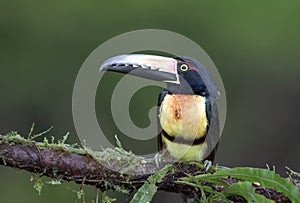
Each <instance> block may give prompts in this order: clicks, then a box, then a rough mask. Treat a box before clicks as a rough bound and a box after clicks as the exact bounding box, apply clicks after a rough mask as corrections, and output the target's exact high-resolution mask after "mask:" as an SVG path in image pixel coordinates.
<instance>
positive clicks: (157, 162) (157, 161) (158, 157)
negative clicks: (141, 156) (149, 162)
mask: <svg viewBox="0 0 300 203" xmlns="http://www.w3.org/2000/svg"><path fill="white" fill-rule="evenodd" d="M161 157H162V154H160V153H157V154H155V156H154V162H155V166H156V168H157V169H160V168H161Z"/></svg>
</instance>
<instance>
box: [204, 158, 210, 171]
mask: <svg viewBox="0 0 300 203" xmlns="http://www.w3.org/2000/svg"><path fill="white" fill-rule="evenodd" d="M211 166H212V162H211V161H209V160H205V161H204V163H203V167H204V168H205V172H207V171H208V170H209V169H210V167H211Z"/></svg>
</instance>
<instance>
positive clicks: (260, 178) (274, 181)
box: [199, 167, 300, 202]
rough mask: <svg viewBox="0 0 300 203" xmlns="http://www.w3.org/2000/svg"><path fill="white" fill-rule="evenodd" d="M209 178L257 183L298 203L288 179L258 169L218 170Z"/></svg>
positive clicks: (298, 200) (295, 189) (293, 188)
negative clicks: (234, 179) (273, 189)
mask: <svg viewBox="0 0 300 203" xmlns="http://www.w3.org/2000/svg"><path fill="white" fill-rule="evenodd" d="M207 175H208V174H207ZM211 176H213V177H215V178H226V177H228V176H230V177H233V178H239V179H242V180H244V181H250V182H252V183H253V182H259V183H260V184H261V185H262V186H263V187H269V188H275V189H276V190H277V191H278V192H283V193H284V195H285V196H287V197H288V198H289V199H290V200H291V201H292V202H300V192H299V190H298V188H297V187H296V186H295V185H294V184H293V183H291V182H290V181H289V180H288V179H286V178H282V177H280V175H278V174H276V173H275V172H274V171H269V170H267V169H260V168H248V167H238V168H233V169H224V170H220V171H217V172H216V173H214V174H211ZM199 178H200V179H201V175H199Z"/></svg>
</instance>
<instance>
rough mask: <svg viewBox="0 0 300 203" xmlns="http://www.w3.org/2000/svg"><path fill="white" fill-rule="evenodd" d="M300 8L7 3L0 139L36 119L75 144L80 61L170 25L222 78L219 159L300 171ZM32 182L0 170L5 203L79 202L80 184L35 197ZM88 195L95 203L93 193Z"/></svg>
mask: <svg viewBox="0 0 300 203" xmlns="http://www.w3.org/2000/svg"><path fill="white" fill-rule="evenodd" d="M299 9H300V2H296V1H251V2H250V1H231V0H229V1H201V2H200V1H191V2H183V1H170V0H168V1H163V2H162V1H157V2H156V1H147V2H141V1H138V0H135V1H108V0H107V1H101V2H100V1H69V0H66V1H51V2H50V1H48V2H38V1H20V0H17V1H3V0H1V2H0V93H1V94H0V95H1V98H0V134H5V133H7V132H9V131H12V130H16V131H18V132H19V133H21V134H24V135H27V134H28V132H29V128H30V126H31V124H32V123H33V122H35V123H36V128H35V132H40V131H43V130H45V129H47V128H49V127H50V126H54V129H53V130H52V131H51V133H50V134H51V135H55V136H56V137H58V138H60V137H62V136H63V135H64V134H65V133H66V132H70V133H71V134H70V139H69V140H68V141H69V142H70V143H73V142H76V141H78V139H77V137H76V132H75V128H74V124H73V119H72V91H73V84H74V81H75V79H76V75H77V73H78V71H79V69H80V66H81V64H82V63H83V61H84V60H85V59H86V58H87V56H88V55H89V54H90V53H91V52H92V51H93V50H94V49H95V48H96V47H98V46H99V45H100V44H101V43H103V42H105V41H106V40H108V39H110V38H112V37H114V36H116V35H119V34H122V33H124V32H128V31H132V30H136V29H145V28H155V29H165V30H170V31H174V32H177V33H179V34H182V35H185V36H186V37H188V38H190V39H191V40H193V41H195V42H196V43H198V44H199V45H200V46H201V47H202V48H203V49H204V50H205V51H206V52H207V53H208V54H209V56H210V57H211V58H212V60H213V61H214V63H215V64H216V66H217V68H218V70H219V72H220V74H221V76H222V78H223V82H224V85H225V89H226V93H227V104H228V109H227V120H226V125H225V129H224V132H223V136H222V139H221V144H220V148H219V152H218V155H217V159H216V162H217V163H219V164H220V165H225V166H229V167H234V166H256V167H266V164H268V165H269V166H271V167H272V166H273V165H274V166H275V167H276V170H277V171H278V172H280V173H281V174H282V175H284V174H285V169H284V167H285V166H289V167H291V168H292V169H294V170H296V171H300V162H299V158H298V157H299V153H300V148H299V141H300V136H299V129H300V127H299V120H300V110H299V107H298V105H299V103H300V95H299V93H300V92H299V86H300V80H299V75H300V69H299V62H300V57H299V48H300V37H299V36H300V25H299V19H300V13H299ZM116 49H117V47H116ZM107 81H108V82H109V80H107ZM107 85H109V83H107ZM140 95H145V94H142V93H141V94H140ZM99 98H100V99H99ZM97 100H101V95H100V96H99V95H98V96H97ZM144 100H146V101H149V99H148V98H144ZM150 101H151V100H150ZM99 111H100V112H101V108H100V107H99ZM103 111H105V110H103ZM141 111H143V110H141ZM98 115H103V116H104V119H105V114H101V113H100V114H98ZM100 120H101V119H100ZM107 126H108V127H110V126H109V124H107ZM125 145H126V143H125ZM140 147H145V146H140ZM149 147H152V146H150V145H149ZM131 150H133V151H135V150H138V149H131ZM30 176H31V174H29V173H27V172H20V171H17V170H14V169H11V168H5V167H3V166H0V201H1V202H45V203H47V202H75V200H76V192H74V190H78V189H79V187H80V186H78V185H75V184H67V183H64V184H62V185H59V186H45V188H44V189H43V192H42V193H43V194H42V196H38V194H37V192H36V191H35V190H34V189H33V183H32V182H30ZM86 193H87V194H86V201H87V202H91V199H94V197H95V194H96V192H95V190H94V189H93V188H92V187H86ZM79 202H80V201H79Z"/></svg>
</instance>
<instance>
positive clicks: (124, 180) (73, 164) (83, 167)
mask: <svg viewBox="0 0 300 203" xmlns="http://www.w3.org/2000/svg"><path fill="white" fill-rule="evenodd" d="M0 165H4V166H9V167H13V168H18V169H22V170H26V171H29V172H32V173H35V174H40V175H42V176H48V177H51V178H55V179H60V180H66V181H74V182H76V183H78V184H86V185H94V186H95V187H97V188H99V189H100V190H102V191H105V190H108V189H114V187H115V186H120V187H122V188H124V189H126V190H129V191H132V190H135V189H137V188H139V187H141V186H142V185H143V183H144V182H145V181H147V178H148V177H149V176H150V175H151V174H153V173H154V172H155V171H157V168H156V165H155V162H154V160H153V159H149V160H148V159H145V158H142V157H138V156H134V155H133V154H131V153H128V152H125V151H122V150H118V149H106V150H104V151H103V152H93V151H90V150H88V149H85V148H74V147H72V146H70V145H67V144H64V143H63V142H60V143H58V144H54V143H50V144H49V143H48V141H44V142H35V141H33V140H30V139H29V140H28V139H24V138H22V137H21V136H19V135H18V134H16V133H15V134H10V135H7V136H1V135H0ZM199 172H200V173H205V172H204V171H201V169H200V168H199V165H198V164H195V163H194V164H187V163H176V164H175V170H174V171H171V172H169V173H168V174H167V175H166V176H165V177H164V179H163V181H162V182H161V183H159V184H158V189H159V190H164V191H170V192H176V193H181V194H183V195H184V196H186V197H189V198H194V199H195V200H200V199H201V192H199V190H198V189H197V188H194V187H192V186H187V185H183V184H179V183H178V182H177V181H178V180H179V179H180V178H182V177H186V176H187V175H195V174H199ZM210 172H213V171H210ZM235 181H238V180H234V179H231V178H228V179H227V180H226V182H228V183H229V184H230V183H232V182H235ZM210 186H211V185H210ZM212 187H213V188H214V189H215V190H221V189H222V188H221V187H218V186H217V185H215V186H212ZM256 192H257V193H259V194H263V195H265V196H266V197H268V198H270V197H271V198H272V199H273V200H275V201H276V202H290V201H289V200H288V199H287V198H286V197H285V196H284V195H283V194H282V193H278V192H276V191H275V190H274V189H270V188H263V187H259V186H256ZM231 199H232V200H233V201H239V202H243V201H245V200H244V199H243V198H241V197H240V196H233V197H232V198H231Z"/></svg>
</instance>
